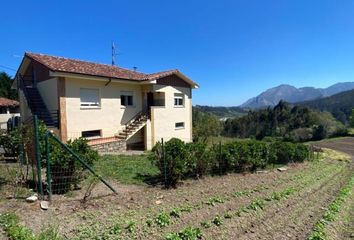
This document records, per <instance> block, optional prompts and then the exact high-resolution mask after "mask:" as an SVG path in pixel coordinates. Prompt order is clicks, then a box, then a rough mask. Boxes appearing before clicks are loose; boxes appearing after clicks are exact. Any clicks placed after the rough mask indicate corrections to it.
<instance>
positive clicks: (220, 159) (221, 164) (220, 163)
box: [219, 141, 224, 175]
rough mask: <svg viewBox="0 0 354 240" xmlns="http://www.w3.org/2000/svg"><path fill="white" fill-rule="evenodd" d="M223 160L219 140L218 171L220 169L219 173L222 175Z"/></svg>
mask: <svg viewBox="0 0 354 240" xmlns="http://www.w3.org/2000/svg"><path fill="white" fill-rule="evenodd" d="M223 163H224V162H223V160H222V157H221V141H220V142H219V171H220V175H222V173H223V169H222V168H223Z"/></svg>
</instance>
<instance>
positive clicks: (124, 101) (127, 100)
mask: <svg viewBox="0 0 354 240" xmlns="http://www.w3.org/2000/svg"><path fill="white" fill-rule="evenodd" d="M120 105H121V106H133V105H134V102H133V93H132V92H122V94H121V95H120Z"/></svg>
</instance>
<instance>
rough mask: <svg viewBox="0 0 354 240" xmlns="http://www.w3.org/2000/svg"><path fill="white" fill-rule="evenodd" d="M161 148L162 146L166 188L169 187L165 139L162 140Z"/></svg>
mask: <svg viewBox="0 0 354 240" xmlns="http://www.w3.org/2000/svg"><path fill="white" fill-rule="evenodd" d="M161 146H162V159H163V164H164V175H165V187H167V164H166V157H165V144H164V142H163V138H161Z"/></svg>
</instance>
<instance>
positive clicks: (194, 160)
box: [186, 142, 212, 178]
mask: <svg viewBox="0 0 354 240" xmlns="http://www.w3.org/2000/svg"><path fill="white" fill-rule="evenodd" d="M186 151H187V162H188V163H187V175H190V176H195V177H197V178H200V177H202V176H204V175H206V174H207V173H208V172H209V171H210V169H211V167H212V155H211V154H210V151H209V150H208V149H207V146H206V144H205V143H200V142H196V143H187V144H186Z"/></svg>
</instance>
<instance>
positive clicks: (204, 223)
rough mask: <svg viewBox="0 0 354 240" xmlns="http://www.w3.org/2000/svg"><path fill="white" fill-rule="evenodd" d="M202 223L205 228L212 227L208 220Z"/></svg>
mask: <svg viewBox="0 0 354 240" xmlns="http://www.w3.org/2000/svg"><path fill="white" fill-rule="evenodd" d="M200 225H202V227H204V228H210V227H211V224H210V223H209V222H208V221H203V222H201V223H200Z"/></svg>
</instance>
